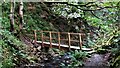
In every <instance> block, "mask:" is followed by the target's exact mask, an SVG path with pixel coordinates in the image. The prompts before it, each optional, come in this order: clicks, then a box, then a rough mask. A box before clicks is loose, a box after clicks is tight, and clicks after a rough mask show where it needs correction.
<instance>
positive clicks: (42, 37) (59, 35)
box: [34, 30, 85, 50]
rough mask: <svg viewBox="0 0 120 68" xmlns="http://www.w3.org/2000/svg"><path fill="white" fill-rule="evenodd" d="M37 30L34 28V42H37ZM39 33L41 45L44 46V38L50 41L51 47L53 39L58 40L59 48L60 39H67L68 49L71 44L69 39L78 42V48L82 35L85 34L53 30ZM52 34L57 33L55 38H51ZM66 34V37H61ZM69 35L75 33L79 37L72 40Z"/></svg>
mask: <svg viewBox="0 0 120 68" xmlns="http://www.w3.org/2000/svg"><path fill="white" fill-rule="evenodd" d="M37 32H38V31H36V30H34V43H35V44H36V43H37V41H38V40H37ZM39 32H40V33H41V41H42V46H43V47H44V42H45V40H46V39H49V42H50V48H52V41H53V40H57V41H58V46H59V49H60V48H61V46H60V45H61V41H62V40H63V41H68V46H69V50H70V46H71V41H72V42H77V43H79V47H80V49H82V35H85V34H83V33H70V32H54V31H39ZM45 33H49V36H45V35H44V34H45ZM53 34H57V38H53V37H52V35H53ZM63 34H64V35H67V38H61V35H63ZM71 35H75V36H77V37H78V38H79V39H78V40H76V39H75V40H73V39H71Z"/></svg>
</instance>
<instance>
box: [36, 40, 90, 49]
mask: <svg viewBox="0 0 120 68" xmlns="http://www.w3.org/2000/svg"><path fill="white" fill-rule="evenodd" d="M37 43H42V41H37ZM43 43H44V44H46V45H50V42H43ZM51 44H52V46H59V44H57V43H51ZM60 47H64V48H69V46H68V45H63V44H61V45H60ZM70 48H71V49H77V50H79V49H80V47H79V46H70ZM82 50H83V51H91V50H92V49H91V48H82Z"/></svg>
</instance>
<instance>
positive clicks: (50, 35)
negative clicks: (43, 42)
mask: <svg viewBox="0 0 120 68" xmlns="http://www.w3.org/2000/svg"><path fill="white" fill-rule="evenodd" d="M49 36H50V48H52V35H51V32H49Z"/></svg>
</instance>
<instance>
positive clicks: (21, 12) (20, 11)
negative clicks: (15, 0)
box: [19, 0, 24, 30]
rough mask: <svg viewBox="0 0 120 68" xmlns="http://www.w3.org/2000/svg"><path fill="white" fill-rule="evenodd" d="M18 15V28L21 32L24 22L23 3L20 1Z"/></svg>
mask: <svg viewBox="0 0 120 68" xmlns="http://www.w3.org/2000/svg"><path fill="white" fill-rule="evenodd" d="M19 15H20V24H19V28H20V30H22V28H23V23H24V20H23V2H22V0H20V6H19Z"/></svg>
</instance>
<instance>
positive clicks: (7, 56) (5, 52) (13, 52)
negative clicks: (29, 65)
mask: <svg viewBox="0 0 120 68" xmlns="http://www.w3.org/2000/svg"><path fill="white" fill-rule="evenodd" d="M0 36H1V37H2V39H0V47H2V65H1V66H2V68H13V67H14V65H15V64H16V63H14V62H13V61H14V60H15V56H19V57H21V58H25V57H26V56H27V55H26V54H25V53H24V52H25V51H24V50H25V44H23V43H22V42H20V40H18V39H17V38H16V37H14V36H13V35H12V34H11V33H10V32H9V31H7V30H0ZM0 54H1V53H0ZM0 58H1V57H0ZM17 61H18V63H19V62H20V59H18V60H17Z"/></svg>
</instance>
